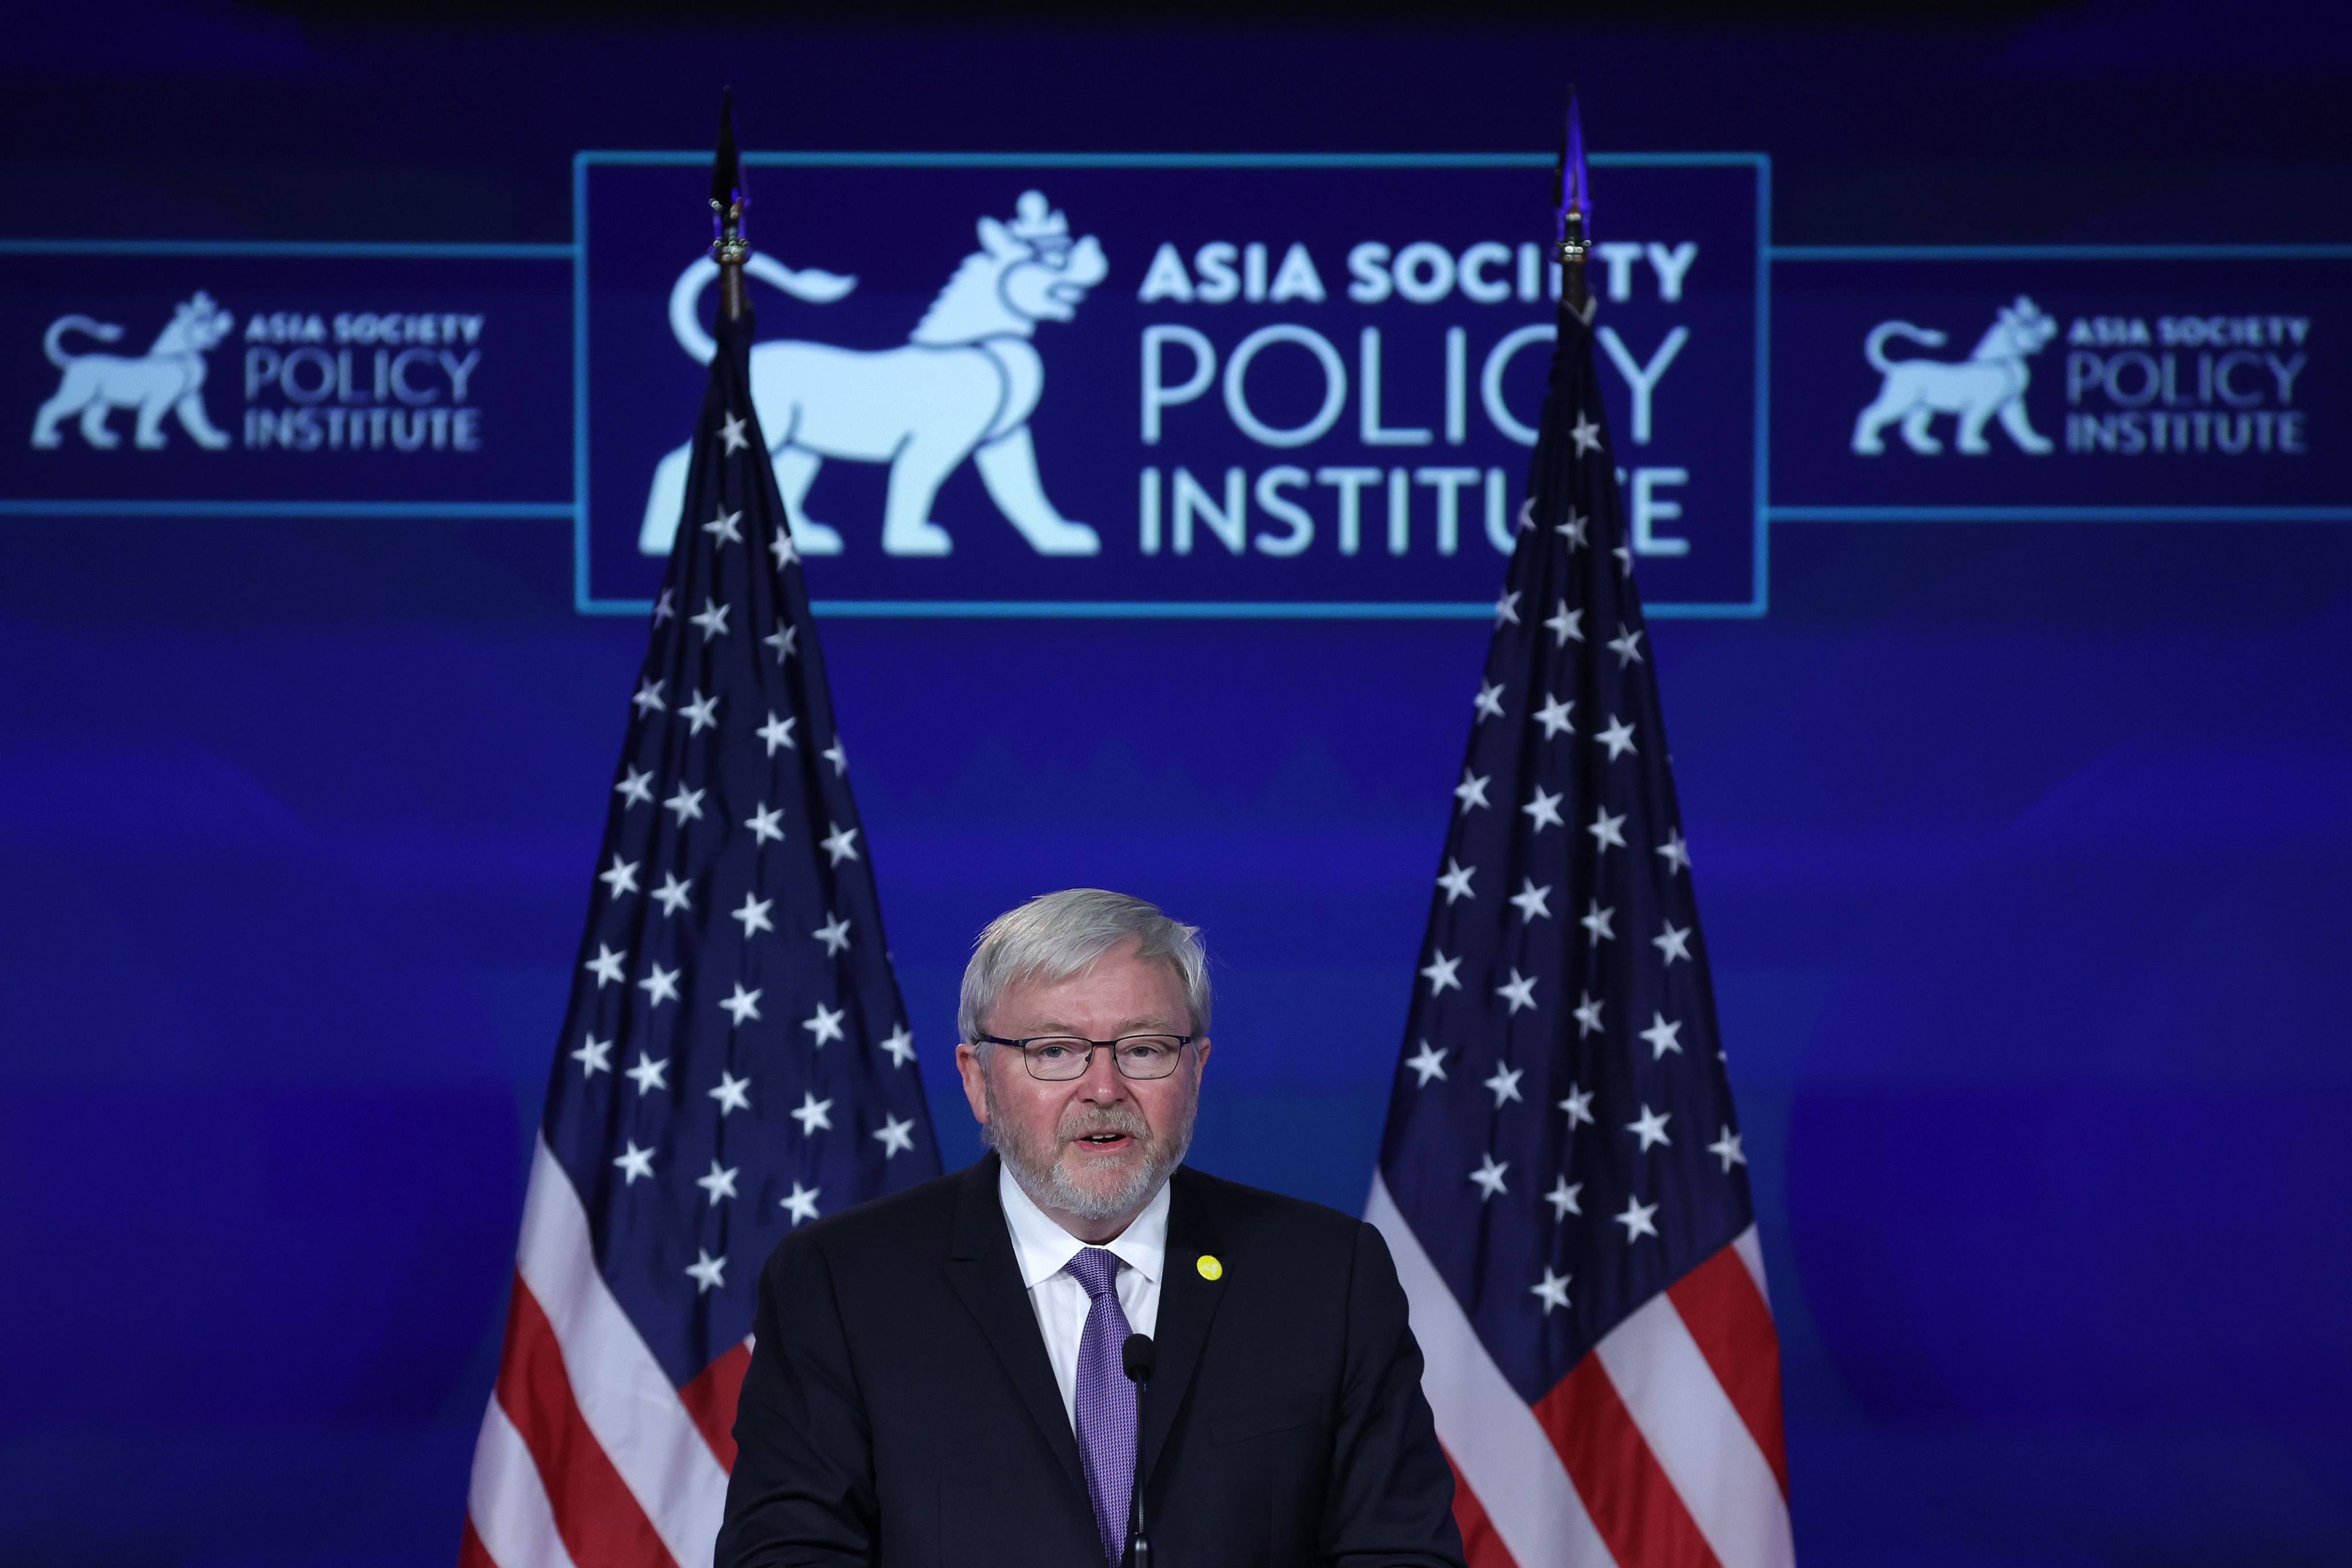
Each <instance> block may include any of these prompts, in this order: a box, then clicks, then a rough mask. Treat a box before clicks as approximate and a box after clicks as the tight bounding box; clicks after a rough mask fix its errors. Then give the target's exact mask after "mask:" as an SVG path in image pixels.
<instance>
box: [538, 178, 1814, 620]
mask: <svg viewBox="0 0 2352 1568" xmlns="http://www.w3.org/2000/svg"><path fill="white" fill-rule="evenodd" d="M709 161H710V154H709V153H708V152H617V151H592V152H578V153H575V154H573V155H572V246H571V247H570V248H571V252H572V279H573V283H572V323H573V341H572V410H573V416H572V497H573V501H574V503H575V505H574V507H573V511H572V608H573V609H574V610H576V611H577V612H580V613H581V614H583V615H645V614H650V613H651V612H652V611H653V607H654V606H653V601H652V600H650V599H596V598H593V597H592V596H591V595H590V593H589V591H588V286H587V275H588V171H589V169H590V168H592V167H593V166H595V165H598V164H606V165H614V164H636V165H640V166H642V165H648V164H651V165H670V166H680V165H683V166H688V167H700V166H702V165H704V164H706V163H708V162H709ZM743 162H745V163H747V164H750V165H751V166H754V167H764V168H777V169H782V168H840V169H859V168H864V169H1001V168H1045V169H1102V168H1113V169H1549V168H1550V167H1551V166H1552V164H1553V162H1554V159H1553V156H1552V154H1550V153H1549V152H746V153H744V154H743ZM1591 162H1592V164H1593V165H1594V166H1595V167H1596V168H1602V169H1642V168H1652V169H1656V168H1677V167H1680V168H1726V167H1729V168H1750V169H1753V170H1754V171H1755V172H1756V476H1755V491H1756V505H1755V516H1754V517H1753V518H1752V519H1751V520H1750V523H1749V534H1750V537H1751V538H1752V540H1753V548H1754V551H1755V557H1754V566H1753V574H1754V580H1755V584H1756V587H1755V591H1754V593H1753V595H1752V596H1751V597H1750V598H1749V599H1748V600H1747V601H1745V602H1744V603H1731V602H1721V603H1700V604H1648V605H1644V606H1643V613H1644V614H1646V615H1649V616H1651V617H1653V618H1654V619H1657V620H1662V621H1675V620H1732V619H1738V620H1754V619H1756V618H1758V617H1759V616H1761V615H1763V614H1764V613H1765V612H1766V611H1767V609H1768V608H1769V601H1770V583H1771V578H1770V575H1769V572H1770V564H1771V522H1770V517H1769V497H1770V494H1771V492H1770V491H1769V488H1768V487H1767V484H1766V481H1767V478H1768V476H1769V471H1770V453H1771V440H1770V436H1771V430H1770V424H1771V410H1770V402H1769V396H1768V389H1769V385H1770V375H1769V371H1770V368H1771V367H1770V352H1769V350H1770V345H1771V327H1772V294H1771V288H1772V271H1771V245H1772V159H1771V156H1770V155H1769V153H1763V152H1596V153H1594V154H1592V156H1591ZM810 607H811V608H812V609H814V611H816V612H818V613H820V614H824V615H841V616H872V617H887V618H891V619H917V618H921V617H925V616H938V617H941V618H950V617H957V618H1013V617H1019V618H1025V619H1041V620H1049V619H1066V620H1118V619H1129V620H1139V621H1147V620H1230V621H1277V620H1294V621H1469V620H1475V619H1478V618H1480V617H1483V616H1490V615H1492V614H1494V612H1495V607H1494V605H1493V604H1492V603H1489V602H1485V601H1480V602H1476V603H1457V602H1454V601H1445V602H1441V603H1425V602H1412V601H1396V602H1393V603H1391V602H1381V601H1373V602H1343V601H1328V602H1327V601H1305V602H1298V601H1246V600H1234V601H1225V600H1192V601H1184V600H1074V601H1046V600H899V599H819V600H814V601H811V606H810Z"/></svg>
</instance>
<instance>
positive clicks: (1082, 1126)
mask: <svg viewBox="0 0 2352 1568" xmlns="http://www.w3.org/2000/svg"><path fill="white" fill-rule="evenodd" d="M1090 1133H1125V1134H1127V1135H1128V1136H1129V1137H1130V1138H1133V1139H1135V1140H1136V1141H1137V1142H1138V1143H1143V1142H1147V1141H1149V1140H1150V1136H1151V1128H1150V1125H1149V1124H1146V1123H1145V1121H1144V1120H1143V1118H1142V1116H1140V1115H1139V1114H1138V1113H1137V1112H1136V1110H1135V1108H1134V1107H1133V1106H1131V1105H1079V1106H1073V1107H1071V1109H1070V1111H1069V1113H1068V1114H1066V1115H1065V1116H1064V1117H1063V1118H1062V1122H1061V1125H1059V1126H1058V1127H1056V1128H1055V1130H1054V1135H1055V1137H1056V1138H1057V1139H1059V1140H1060V1141H1061V1142H1063V1143H1068V1142H1069V1141H1070V1140H1071V1139H1073V1138H1083V1137H1085V1136H1087V1134H1090Z"/></svg>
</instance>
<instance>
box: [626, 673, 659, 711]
mask: <svg viewBox="0 0 2352 1568" xmlns="http://www.w3.org/2000/svg"><path fill="white" fill-rule="evenodd" d="M668 684H669V683H668V682H667V681H666V680H663V681H640V682H638V683H637V695H635V696H633V697H631V698H630V699H629V704H630V706H633V707H635V709H636V710H637V716H638V717H639V718H643V717H644V716H646V715H647V714H649V713H667V712H668V711H669V704H667V703H666V702H664V701H662V687H664V686H665V685H668Z"/></svg>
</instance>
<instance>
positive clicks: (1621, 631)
mask: <svg viewBox="0 0 2352 1568" xmlns="http://www.w3.org/2000/svg"><path fill="white" fill-rule="evenodd" d="M1609 651H1610V652H1611V653H1614V654H1616V655H1617V667H1618V668H1619V669H1621V670H1622V669H1623V668H1625V667H1626V666H1627V665H1629V664H1640V663H1641V662H1642V633H1641V630H1640V629H1639V628H1638V627H1633V626H1623V625H1621V626H1619V627H1618V628H1617V635H1615V636H1614V637H1612V638H1610V639H1609Z"/></svg>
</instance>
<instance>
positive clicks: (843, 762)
mask: <svg viewBox="0 0 2352 1568" xmlns="http://www.w3.org/2000/svg"><path fill="white" fill-rule="evenodd" d="M817 755H818V756H819V757H822V758H824V759H825V760H826V761H827V762H830V763H832V764H833V776H834V777H835V779H838V778H840V777H841V776H842V775H843V774H844V773H846V772H847V771H849V753H848V752H846V751H845V750H843V749H842V745H841V737H839V736H837V735H836V736H835V737H833V744H832V745H831V746H828V747H825V748H824V750H823V751H820V752H818V753H817Z"/></svg>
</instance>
